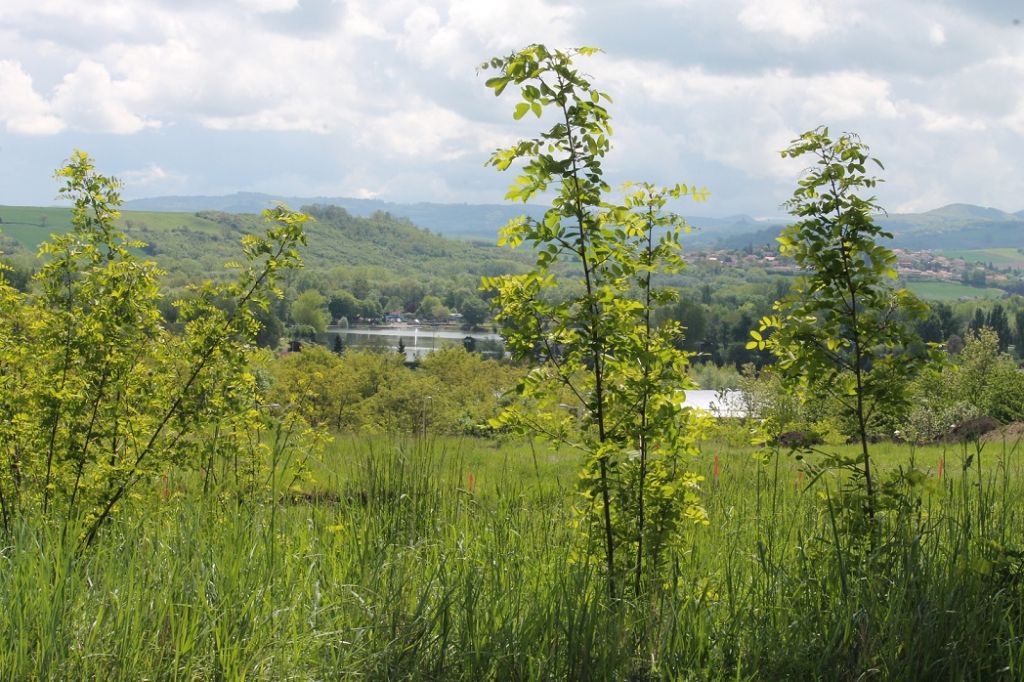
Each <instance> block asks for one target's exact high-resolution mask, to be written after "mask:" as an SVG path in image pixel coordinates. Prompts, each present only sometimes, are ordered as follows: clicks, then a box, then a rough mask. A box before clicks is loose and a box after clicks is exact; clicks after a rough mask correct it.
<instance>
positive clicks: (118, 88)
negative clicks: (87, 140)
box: [53, 60, 160, 135]
mask: <svg viewBox="0 0 1024 682" xmlns="http://www.w3.org/2000/svg"><path fill="white" fill-rule="evenodd" d="M130 90H131V86H130V84H126V83H124V82H114V81H113V80H112V79H111V78H110V73H109V72H108V71H107V69H106V67H104V66H103V65H102V64H98V63H96V62H94V61H91V60H87V61H84V62H82V63H81V64H79V65H78V68H77V69H75V71H74V72H72V73H69V74H68V75H66V76H64V80H63V81H61V83H60V85H58V86H57V87H56V89H55V90H54V96H53V108H54V111H56V112H58V113H59V114H60V116H61V119H62V120H63V121H65V122H66V123H67V124H68V125H69V126H70V127H72V128H74V129H76V130H84V131H87V132H97V133H116V134H121V135H126V134H131V133H137V132H139V131H140V130H142V129H144V128H148V127H155V126H159V125H160V122H159V121H156V120H152V119H147V118H146V117H144V116H141V115H138V114H136V113H134V112H133V111H132V108H133V107H132V104H133V102H131V101H130Z"/></svg>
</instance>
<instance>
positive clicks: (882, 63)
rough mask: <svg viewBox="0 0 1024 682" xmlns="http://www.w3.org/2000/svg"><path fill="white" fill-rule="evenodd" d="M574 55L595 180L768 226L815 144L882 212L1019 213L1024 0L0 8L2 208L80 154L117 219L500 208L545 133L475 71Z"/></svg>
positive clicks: (75, 1)
mask: <svg viewBox="0 0 1024 682" xmlns="http://www.w3.org/2000/svg"><path fill="white" fill-rule="evenodd" d="M537 42H540V43H545V44H547V45H548V46H550V47H573V46H579V45H591V46H596V47H600V48H602V50H604V52H603V54H600V55H598V56H595V57H591V58H588V59H585V60H581V61H580V64H579V66H580V68H581V70H583V71H585V72H587V73H588V74H590V75H591V76H592V79H593V81H594V83H595V85H596V86H597V87H598V88H600V89H602V90H604V91H606V92H608V93H610V94H611V95H612V96H613V98H614V104H613V105H612V106H611V114H612V118H613V125H614V127H615V138H614V139H613V145H614V147H613V150H612V152H611V153H610V155H609V157H608V158H607V161H606V163H605V169H606V172H607V176H608V179H609V180H610V181H611V182H612V183H613V184H617V183H619V182H624V181H627V180H636V181H641V180H644V181H650V182H654V183H660V184H671V183H676V182H685V183H688V184H695V185H698V186H705V187H707V188H708V189H709V190H710V198H709V200H708V201H707V202H706V204H704V205H702V206H701V207H700V209H699V210H696V211H695V212H696V213H697V214H700V215H709V216H727V215H733V214H740V213H743V214H748V215H752V216H755V217H774V216H779V215H781V214H782V213H783V209H781V208H780V205H781V204H782V202H784V201H785V200H786V199H787V198H788V197H789V195H790V194H791V193H792V190H793V188H794V186H795V183H796V181H797V179H798V178H799V175H800V172H801V169H802V167H803V166H804V165H805V164H804V163H801V162H800V161H799V160H796V161H794V160H783V159H781V158H780V156H779V154H778V151H779V150H780V149H782V148H784V147H785V146H786V145H787V144H788V142H789V141H790V140H791V139H793V138H794V137H796V136H797V135H798V134H799V133H801V132H803V131H805V130H808V129H810V128H813V127H815V126H818V125H828V126H829V127H830V129H831V130H833V131H855V132H857V133H859V134H860V135H861V137H862V138H863V140H864V141H865V142H866V143H867V144H868V145H870V147H871V151H872V153H873V155H874V156H876V157H877V158H879V159H881V160H882V161H883V162H884V164H885V171H884V173H883V175H882V177H883V178H884V180H885V183H884V184H883V185H881V186H880V188H879V191H878V196H879V199H880V201H881V203H882V205H883V206H884V207H885V208H887V209H888V210H889V211H890V212H908V211H922V210H928V209H931V208H936V207H938V206H941V205H944V204H948V203H953V202H967V203H974V204H981V205H984V206H993V207H996V208H1000V209H1003V210H1007V211H1019V210H1022V209H1024V163H1022V161H1021V159H1024V0H1002V1H997V0H974V1H969V0H962V1H959V2H954V1H952V0H950V1H948V2H938V1H933V2H918V1H915V0H903V1H901V0H819V1H814V0H629V1H625V0H587V1H586V2H557V1H555V0H449V1H447V2H444V1H436V2H435V1H431V0H419V1H407V0H89V1H88V2H83V1H82V0H2V2H0V203H2V204H20V205H49V204H52V203H54V202H55V199H56V197H55V194H56V190H57V183H56V182H55V181H54V179H53V171H54V169H55V168H56V167H58V166H59V165H60V164H61V162H62V160H63V159H65V158H67V157H68V155H69V154H70V152H71V151H72V150H73V149H76V148H77V149H83V150H85V151H87V152H89V153H90V154H91V155H92V156H93V157H95V158H96V160H97V164H98V167H99V168H100V169H101V170H102V171H103V172H105V173H108V174H114V175H117V176H118V177H120V178H121V179H122V180H123V181H124V182H125V190H124V195H125V197H127V198H138V197H150V196H161V195H169V194H207V195H215V194H228V193H233V192H237V191H257V192H266V193H270V194H276V195H285V196H287V195H292V196H318V195H319V196H348V197H366V198H370V197H377V198H381V199H385V200H389V201H399V202H414V201H434V202H460V203H461V202H466V203H500V202H501V201H503V196H504V192H505V189H506V187H507V185H508V184H509V183H510V182H511V181H512V180H513V179H514V177H513V176H511V175H510V174H508V173H505V174H502V173H499V172H497V171H495V170H494V169H491V168H485V166H484V163H485V161H486V160H487V157H488V155H489V154H490V152H491V151H493V150H494V149H495V148H497V147H499V146H502V145H507V144H509V143H511V142H513V141H514V140H515V139H517V138H519V137H530V136H533V135H535V134H536V133H537V131H538V130H539V128H538V126H540V125H541V124H542V123H543V121H537V120H536V119H534V118H533V117H532V116H527V117H525V118H524V119H522V120H521V121H519V122H516V121H514V120H513V118H512V110H513V108H514V106H515V99H514V98H513V97H512V96H511V92H510V91H507V92H506V95H505V96H504V97H501V98H495V97H494V96H493V94H492V93H491V91H490V90H488V89H487V88H486V87H484V80H486V77H487V74H486V73H482V72H480V71H479V70H478V66H479V65H480V64H481V63H482V62H483V61H485V60H486V59H488V58H490V57H492V56H495V55H506V54H508V53H510V52H512V51H513V50H515V49H517V48H520V47H523V46H525V45H528V44H530V43H537Z"/></svg>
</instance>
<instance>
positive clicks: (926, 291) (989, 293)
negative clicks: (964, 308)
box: [906, 280, 1006, 301]
mask: <svg viewBox="0 0 1024 682" xmlns="http://www.w3.org/2000/svg"><path fill="white" fill-rule="evenodd" d="M906 285H907V289H908V290H909V291H911V292H913V293H914V294H915V295H917V296H920V297H921V298H924V299H927V300H929V301H959V300H961V299H968V298H986V299H1000V298H1002V297H1003V296H1005V295H1006V292H1005V291H1003V290H1002V289H998V288H996V287H969V286H967V285H966V284H961V283H960V282H935V281H921V280H912V281H908V282H907V283H906Z"/></svg>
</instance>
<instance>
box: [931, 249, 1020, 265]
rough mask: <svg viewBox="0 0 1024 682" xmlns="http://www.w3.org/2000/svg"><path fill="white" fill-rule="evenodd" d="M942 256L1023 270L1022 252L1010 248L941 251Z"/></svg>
mask: <svg viewBox="0 0 1024 682" xmlns="http://www.w3.org/2000/svg"><path fill="white" fill-rule="evenodd" d="M942 255H944V256H946V257H947V258H963V259H964V260H965V261H967V262H968V263H991V264H992V265H994V266H995V267H997V268H1024V252H1021V250H1020V249H1015V248H1010V247H1006V248H992V249H964V250H952V251H943V252H942Z"/></svg>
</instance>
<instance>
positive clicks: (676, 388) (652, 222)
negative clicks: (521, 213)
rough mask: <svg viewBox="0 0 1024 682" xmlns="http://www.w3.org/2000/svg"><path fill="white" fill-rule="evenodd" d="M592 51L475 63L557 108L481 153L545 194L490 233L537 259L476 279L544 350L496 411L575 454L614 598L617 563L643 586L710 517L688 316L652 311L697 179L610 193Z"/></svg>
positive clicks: (516, 345) (534, 49)
mask: <svg viewBox="0 0 1024 682" xmlns="http://www.w3.org/2000/svg"><path fill="white" fill-rule="evenodd" d="M594 52H595V50H593V49H592V48H579V49H576V50H570V51H567V52H563V51H559V50H555V51H551V50H548V49H547V48H546V47H544V46H543V45H532V46H530V47H527V48H525V49H524V50H521V51H519V52H516V53H513V54H511V55H509V56H508V57H506V58H495V59H492V60H491V61H490V62H488V63H487V64H485V65H484V68H490V69H494V70H496V71H497V72H498V74H497V75H496V76H494V77H492V78H490V79H489V80H488V81H487V86H488V87H489V88H491V89H493V90H494V93H495V95H500V94H502V92H503V91H504V90H505V89H506V88H507V87H508V86H509V85H513V86H515V87H516V88H518V90H519V96H520V98H521V101H520V103H518V104H517V105H516V107H515V110H514V114H513V117H514V118H516V119H520V118H522V117H523V116H524V115H525V114H526V113H529V112H532V113H533V114H534V115H536V116H537V117H540V116H541V115H542V114H543V113H544V111H545V110H549V111H550V113H551V114H553V116H554V119H553V123H552V125H551V127H550V128H549V129H547V130H546V131H544V132H542V133H541V134H540V136H539V137H537V138H533V139H528V140H522V141H520V142H518V143H516V144H515V145H513V146H511V147H509V148H506V149H499V150H497V151H496V152H494V154H493V155H492V156H491V158H490V161H489V165H492V166H494V167H496V168H498V169H499V170H506V169H508V168H510V167H511V166H512V164H513V163H522V170H521V174H520V175H519V176H518V177H517V178H516V180H515V182H514V183H513V185H512V187H511V188H510V189H509V191H508V194H507V195H506V198H508V199H511V200H519V201H523V202H526V201H528V200H530V199H531V198H532V197H534V196H535V195H537V194H539V193H547V192H552V193H553V198H552V200H551V208H550V209H549V210H548V211H547V212H546V213H545V214H544V216H543V218H541V219H534V218H530V217H524V218H520V219H517V220H514V221H512V222H511V223H509V225H508V226H507V227H505V228H504V229H503V230H502V235H501V240H500V242H499V243H500V244H505V245H508V246H510V247H513V248H515V247H517V246H519V245H521V244H526V245H528V246H529V247H531V248H532V249H533V251H534V253H535V254H536V261H535V264H534V267H533V269H532V270H531V271H529V272H527V273H525V274H522V275H508V276H505V277H495V278H485V279H484V287H485V288H486V289H489V290H492V291H494V292H495V296H494V300H493V304H494V305H495V306H496V308H497V314H496V316H495V319H496V320H497V321H498V322H500V323H501V325H502V328H503V329H504V334H505V336H506V339H507V344H508V348H509V349H510V350H511V351H512V352H513V354H515V355H516V356H517V357H519V358H522V359H531V360H535V361H539V364H538V366H537V367H536V368H535V369H534V370H533V371H531V372H530V374H529V375H528V376H527V378H526V380H525V381H524V382H523V383H522V386H521V391H522V393H523V396H524V398H525V403H523V404H522V405H521V406H520V407H519V408H518V409H513V410H510V411H508V412H507V413H506V414H505V416H504V417H503V420H502V421H501V424H503V425H512V426H516V427H518V428H522V429H525V430H528V431H532V432H539V433H541V434H544V435H547V436H550V437H553V438H555V439H557V440H560V441H564V442H570V443H572V444H573V445H574V446H575V447H577V448H579V449H580V450H581V451H582V452H584V453H585V458H586V463H585V466H584V470H583V473H582V476H581V484H582V487H583V494H584V501H583V502H582V503H581V505H580V512H581V516H580V519H579V525H580V528H581V529H582V530H583V531H584V532H585V533H587V534H590V535H591V536H592V537H593V538H594V539H595V545H596V546H599V547H600V548H601V549H600V550H599V552H600V553H603V556H604V564H605V569H606V578H607V584H608V589H609V593H610V594H611V595H612V597H616V596H618V595H619V593H620V591H619V589H618V585H620V584H622V580H623V579H624V578H625V577H626V576H627V575H631V577H632V580H630V581H629V584H630V587H631V588H632V591H633V593H634V594H636V595H638V596H639V594H640V593H641V592H643V591H645V590H646V589H647V588H649V587H650V586H652V585H655V584H657V580H658V576H659V575H660V569H661V567H662V566H661V561H662V558H663V556H664V555H665V553H666V548H667V547H668V546H669V545H670V544H671V543H673V542H675V541H677V540H678V539H679V537H680V533H681V532H682V531H683V529H684V528H685V527H686V526H688V525H691V524H692V523H693V522H704V521H705V516H704V512H703V509H702V508H701V507H700V505H699V504H698V501H697V498H696V494H695V491H696V487H697V483H698V481H699V478H698V477H696V476H692V475H689V474H686V473H685V466H686V459H687V457H689V456H690V455H692V454H693V453H694V452H695V446H694V437H695V434H696V433H697V430H698V429H697V428H696V426H697V421H698V420H697V419H696V417H694V416H693V415H692V414H691V413H690V412H689V411H687V410H685V409H683V408H682V407H681V406H680V403H681V402H682V394H681V392H680V389H683V388H686V387H687V386H688V385H690V382H689V380H688V378H687V374H686V366H687V363H688V354H687V353H686V352H684V351H681V350H678V349H677V347H676V344H677V342H678V340H679V339H680V338H681V337H682V330H681V328H680V327H679V325H678V324H676V323H673V322H667V323H665V324H663V325H662V326H660V327H659V326H656V325H655V324H654V321H653V312H654V309H655V307H656V306H657V305H660V304H664V303H666V302H668V301H670V300H672V294H671V293H670V292H668V291H665V290H662V289H659V288H656V287H655V286H653V277H654V276H655V275H656V274H659V273H674V272H678V271H679V270H681V269H682V268H683V261H682V258H681V256H680V250H681V247H680V243H679V238H680V234H681V233H682V231H683V229H684V225H685V223H684V221H683V220H682V218H680V217H679V216H677V215H675V214H673V213H671V212H668V211H667V210H666V205H667V203H668V202H669V201H670V200H674V199H679V198H681V197H684V196H692V197H693V198H694V199H701V198H703V197H704V195H705V192H704V191H701V190H696V189H691V188H689V187H687V186H685V185H676V186H674V187H669V188H655V187H653V186H651V185H649V184H638V185H630V186H627V187H626V188H625V194H624V196H623V197H622V198H621V199H620V200H619V201H618V202H613V201H611V200H610V199H609V198H608V195H609V192H610V188H609V187H608V186H607V184H606V183H605V182H604V179H603V169H602V163H603V160H604V157H605V155H606V154H607V152H608V151H609V149H610V144H611V143H610V138H611V134H612V130H611V125H610V122H609V121H610V118H609V114H608V111H607V109H606V108H605V106H604V105H605V103H607V102H610V98H609V97H608V95H607V94H605V93H603V92H601V91H599V90H597V89H595V88H594V87H593V86H592V85H591V83H590V82H589V81H588V80H587V78H586V77H585V76H584V75H582V74H581V73H580V72H579V71H577V70H576V69H575V68H574V66H573V59H574V58H575V57H577V56H587V55H590V54H593V53H594ZM556 266H560V267H556ZM591 556H593V554H592V555H591Z"/></svg>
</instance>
